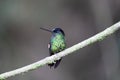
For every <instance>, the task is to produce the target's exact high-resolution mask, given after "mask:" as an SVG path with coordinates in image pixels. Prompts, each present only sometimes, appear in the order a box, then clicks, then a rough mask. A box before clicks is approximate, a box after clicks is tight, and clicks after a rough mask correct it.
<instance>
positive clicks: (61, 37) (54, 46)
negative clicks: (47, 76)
mask: <svg viewBox="0 0 120 80" xmlns="http://www.w3.org/2000/svg"><path fill="white" fill-rule="evenodd" d="M40 29H42V30H45V31H48V32H51V33H52V36H51V39H50V42H49V44H48V49H49V53H50V56H51V55H54V54H56V53H58V52H61V51H63V50H64V49H65V48H66V42H65V33H64V31H63V30H62V29H61V28H54V29H53V30H48V29H45V28H40ZM61 60H62V58H61V59H59V60H56V61H55V63H51V64H48V66H50V68H51V67H54V68H57V67H58V65H59V64H60V62H61Z"/></svg>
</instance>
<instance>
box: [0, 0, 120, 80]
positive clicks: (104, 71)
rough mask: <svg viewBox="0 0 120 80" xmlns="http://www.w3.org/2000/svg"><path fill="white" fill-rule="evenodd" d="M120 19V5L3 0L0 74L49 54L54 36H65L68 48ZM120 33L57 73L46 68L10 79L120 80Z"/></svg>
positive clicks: (91, 0)
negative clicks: (58, 31)
mask: <svg viewBox="0 0 120 80" xmlns="http://www.w3.org/2000/svg"><path fill="white" fill-rule="evenodd" d="M119 20H120V0H0V73H3V72H6V71H10V70H14V69H17V68H20V67H23V66H26V65H28V64H31V63H33V62H36V61H38V60H41V59H43V58H45V57H47V56H48V55H49V51H48V49H47V44H48V43H49V40H50V36H51V34H50V33H48V32H45V31H42V30H40V27H44V28H48V29H53V28H55V27H60V28H62V29H63V30H64V31H65V34H66V42H67V47H70V46H72V45H74V44H77V43H79V42H81V41H83V40H85V39H87V38H89V37H91V36H93V35H95V34H97V33H98V32H100V31H103V30H104V29H106V28H108V27H109V26H111V25H112V24H114V23H116V22H118V21H119ZM119 61H120V31H117V32H116V33H115V34H114V35H112V36H110V37H108V38H107V39H105V40H103V41H101V42H99V43H94V44H92V45H90V46H87V47H85V48H83V49H81V50H79V51H77V52H75V54H71V55H68V56H66V57H64V59H63V60H62V62H61V64H60V65H59V67H58V68H57V69H50V68H49V67H48V66H44V67H42V68H40V69H37V70H34V71H31V72H28V73H26V74H23V75H18V76H15V77H12V78H9V79H8V80H120V62H119Z"/></svg>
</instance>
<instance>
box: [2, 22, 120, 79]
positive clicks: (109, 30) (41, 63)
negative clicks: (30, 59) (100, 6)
mask: <svg viewBox="0 0 120 80" xmlns="http://www.w3.org/2000/svg"><path fill="white" fill-rule="evenodd" d="M119 29H120V22H118V23H116V24H114V25H112V26H111V27H109V28H107V29H105V30H104V31H102V32H100V33H98V34H96V35H95V36H93V37H90V38H89V39H86V40H84V41H82V42H80V43H78V44H76V45H74V46H72V47H70V48H67V49H66V50H64V51H62V52H59V53H58V54H55V55H53V56H50V57H46V58H44V59H42V60H40V61H38V62H35V63H33V64H30V65H27V66H25V67H22V68H18V69H15V70H12V71H9V72H5V73H2V74H0V80H4V79H7V78H9V77H12V76H15V75H18V74H22V73H25V72H29V71H31V70H35V69H38V68H40V67H42V66H44V65H46V64H48V63H53V62H54V61H55V60H58V59H60V58H61V57H64V56H66V55H69V54H71V53H73V52H75V51H77V50H79V49H81V48H83V47H85V46H88V45H90V44H93V43H95V42H98V41H101V40H103V39H105V38H106V37H107V36H110V35H111V34H113V33H114V32H116V31H117V30H119Z"/></svg>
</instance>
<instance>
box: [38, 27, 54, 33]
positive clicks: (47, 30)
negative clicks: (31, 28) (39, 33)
mask: <svg viewBox="0 0 120 80" xmlns="http://www.w3.org/2000/svg"><path fill="white" fill-rule="evenodd" d="M40 29H42V30H44V31H48V32H51V33H52V31H51V30H48V29H45V28H42V27H40Z"/></svg>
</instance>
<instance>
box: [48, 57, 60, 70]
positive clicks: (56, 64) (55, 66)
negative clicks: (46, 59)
mask: <svg viewBox="0 0 120 80" xmlns="http://www.w3.org/2000/svg"><path fill="white" fill-rule="evenodd" d="M61 60H62V58H61V59H59V60H57V61H55V63H51V64H48V66H49V67H50V68H51V67H53V66H54V68H57V67H58V65H59V64H60V62H61Z"/></svg>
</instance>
